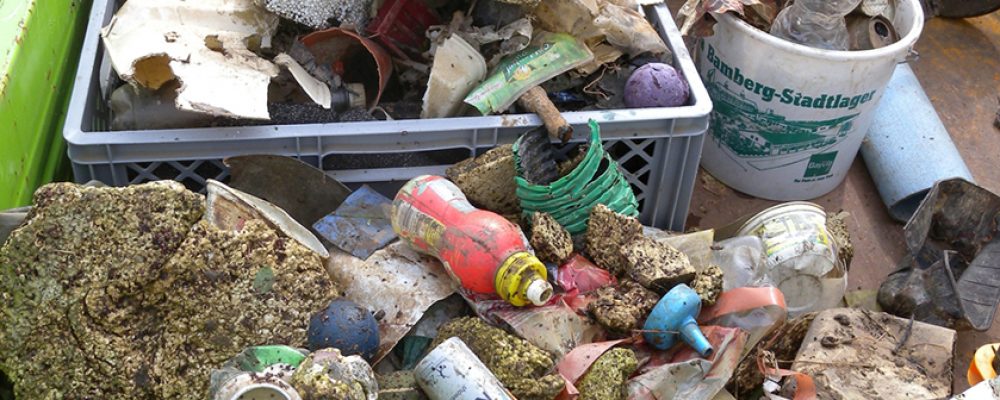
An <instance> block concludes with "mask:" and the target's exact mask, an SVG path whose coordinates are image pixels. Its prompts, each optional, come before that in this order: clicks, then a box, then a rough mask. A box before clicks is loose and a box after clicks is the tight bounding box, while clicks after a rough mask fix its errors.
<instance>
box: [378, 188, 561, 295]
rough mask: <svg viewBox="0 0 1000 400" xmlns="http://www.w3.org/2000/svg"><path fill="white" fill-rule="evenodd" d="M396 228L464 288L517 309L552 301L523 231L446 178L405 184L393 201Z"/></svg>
mask: <svg viewBox="0 0 1000 400" xmlns="http://www.w3.org/2000/svg"><path fill="white" fill-rule="evenodd" d="M511 184H513V182H512V183H511ZM392 228H393V230H395V231H396V234H397V235H399V237H400V238H402V239H403V240H405V241H406V242H407V243H409V244H410V246H412V247H413V248H415V249H417V250H418V251H420V252H423V253H426V254H429V255H432V256H434V257H436V258H437V259H438V260H441V262H442V263H444V266H445V268H446V269H447V270H448V273H449V274H451V276H452V278H454V279H455V280H456V281H458V282H459V283H461V285H462V287H464V288H466V289H469V290H471V291H473V292H477V293H496V294H498V295H500V297H501V298H503V299H504V300H506V301H508V302H510V303H511V304H513V305H515V306H523V305H526V304H529V303H531V304H534V305H542V304H545V303H546V302H547V301H548V300H549V298H551V297H552V285H550V284H549V283H548V281H546V275H547V273H546V270H545V265H544V264H542V262H541V261H539V260H538V259H537V258H535V256H534V255H533V254H532V253H531V247H530V246H529V245H528V240H527V239H526V238H525V237H524V234H523V233H522V232H521V228H519V227H518V226H517V225H514V224H513V223H511V222H510V221H508V220H507V219H505V218H504V217H502V216H500V215H499V214H496V213H493V212H490V211H486V210H480V209H477V208H475V207H473V206H472V204H470V203H469V200H468V199H466V197H465V194H463V193H462V191H461V189H459V188H458V186H455V184H454V183H451V182H450V181H448V180H447V179H445V178H443V177H440V176H431V175H423V176H418V177H416V178H413V179H412V180H410V181H409V182H407V183H406V185H405V186H403V188H402V189H400V190H399V193H398V194H397V195H396V199H395V200H394V201H393V202H392Z"/></svg>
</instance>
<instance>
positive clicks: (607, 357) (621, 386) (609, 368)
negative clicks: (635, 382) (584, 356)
mask: <svg viewBox="0 0 1000 400" xmlns="http://www.w3.org/2000/svg"><path fill="white" fill-rule="evenodd" d="M637 368H639V360H638V359H636V357H635V353H634V352H633V351H632V350H629V349H623V348H614V349H611V350H609V351H607V352H606V353H604V354H602V355H601V356H600V357H598V358H597V361H594V364H592V365H591V366H590V369H588V370H587V373H586V374H584V375H583V377H581V378H580V380H579V381H577V383H576V388H577V389H578V390H579V391H580V397H578V400H625V398H627V397H628V385H627V384H628V377H629V376H631V375H632V373H633V372H635V370H636V369H637Z"/></svg>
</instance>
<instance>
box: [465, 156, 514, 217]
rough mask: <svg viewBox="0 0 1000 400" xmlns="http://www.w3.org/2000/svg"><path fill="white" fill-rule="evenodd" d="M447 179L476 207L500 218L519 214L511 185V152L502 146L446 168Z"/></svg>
mask: <svg viewBox="0 0 1000 400" xmlns="http://www.w3.org/2000/svg"><path fill="white" fill-rule="evenodd" d="M447 175H448V179H449V180H451V181H452V182H455V185H457V186H458V187H459V189H462V193H465V196H466V197H468V198H469V202H471V203H472V204H473V205H475V206H476V207H479V208H482V209H486V210H489V211H493V212H495V213H497V214H500V215H510V214H520V213H521V203H520V201H519V200H518V198H517V193H516V189H517V185H515V184H514V176H515V175H516V172H515V170H514V152H513V150H512V146H511V145H509V144H508V145H502V146H498V147H496V148H493V149H491V150H490V151H487V152H486V153H483V154H482V155H480V156H479V157H476V158H469V159H466V160H463V161H461V162H459V163H458V164H455V165H454V166H452V167H450V168H448V171H447Z"/></svg>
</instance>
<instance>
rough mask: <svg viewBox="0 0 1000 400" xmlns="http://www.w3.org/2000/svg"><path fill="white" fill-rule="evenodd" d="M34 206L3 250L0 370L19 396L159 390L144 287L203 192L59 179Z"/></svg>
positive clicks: (154, 319) (200, 207) (152, 320)
mask: <svg viewBox="0 0 1000 400" xmlns="http://www.w3.org/2000/svg"><path fill="white" fill-rule="evenodd" d="M34 205H35V207H34V208H33V209H32V211H31V212H30V214H29V215H28V217H27V220H26V221H25V222H24V224H23V225H21V227H19V228H18V229H16V230H14V231H13V233H12V234H11V236H10V238H9V239H8V241H7V242H6V244H5V245H4V246H3V248H2V249H0V265H2V266H3V267H2V268H0V370H2V371H3V372H4V373H6V374H7V375H8V376H9V377H10V379H11V381H12V382H13V383H14V385H15V390H16V395H17V398H19V399H46V398H59V397H62V396H64V395H65V394H67V393H75V394H78V395H80V396H82V397H91V398H105V399H110V398H150V397H153V396H154V393H155V390H154V389H155V388H154V384H155V382H154V381H153V380H152V379H151V374H152V368H153V362H152V361H153V360H152V358H153V357H152V356H153V354H151V352H149V351H144V349H146V348H149V347H151V346H155V345H156V343H157V341H158V339H159V332H158V331H157V330H156V329H152V327H155V326H156V324H157V323H158V319H159V316H160V315H161V313H159V312H157V311H150V312H140V310H141V309H142V304H141V303H142V297H143V295H142V292H143V290H144V289H145V288H146V286H148V285H149V284H150V283H152V282H154V281H155V280H157V278H158V277H159V276H160V273H161V272H162V271H163V265H164V264H166V263H167V260H168V259H169V258H170V256H171V255H172V254H173V252H174V250H175V249H176V248H177V246H179V245H180V244H181V242H182V241H183V240H184V238H185V237H186V236H187V234H188V231H189V230H190V229H191V225H193V224H194V223H195V222H196V221H197V220H198V219H199V218H201V215H202V213H203V212H204V199H203V198H202V197H201V196H199V195H197V194H194V193H191V192H189V191H187V190H186V189H184V186H183V185H181V184H179V183H176V182H172V181H170V182H156V183H151V184H145V185H137V186H132V187H128V188H87V187H81V186H78V185H75V184H69V183H55V184H50V185H45V186H43V187H41V188H40V189H38V190H37V191H36V192H35V196H34ZM108 360H114V362H109V361H108ZM200 380H205V381H207V375H206V376H203V377H200Z"/></svg>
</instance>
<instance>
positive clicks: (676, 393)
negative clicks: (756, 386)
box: [628, 326, 747, 400]
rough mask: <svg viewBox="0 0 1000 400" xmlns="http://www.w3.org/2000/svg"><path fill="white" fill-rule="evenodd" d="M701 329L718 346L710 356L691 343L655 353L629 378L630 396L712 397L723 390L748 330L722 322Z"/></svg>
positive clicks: (636, 399) (644, 399) (638, 399)
mask: <svg viewBox="0 0 1000 400" xmlns="http://www.w3.org/2000/svg"><path fill="white" fill-rule="evenodd" d="M701 330H702V332H703V333H704V334H705V337H707V338H708V341H709V343H711V344H712V348H713V349H715V352H714V353H713V354H712V355H711V357H710V358H709V359H704V358H701V357H700V356H698V353H697V352H695V351H694V349H692V348H690V347H687V346H682V348H681V349H680V350H679V351H677V352H676V353H669V352H667V353H654V354H653V356H652V357H651V360H650V362H649V363H648V364H646V365H644V366H642V367H640V369H639V375H638V376H635V377H633V378H632V379H631V380H629V385H628V393H629V395H628V398H629V400H666V399H677V400H699V399H703V400H711V399H713V398H714V397H715V395H716V394H718V393H719V392H720V391H722V389H723V387H724V386H725V385H726V383H727V382H728V381H729V378H730V377H732V376H733V372H734V371H735V370H736V366H737V365H739V361H740V357H741V356H742V354H743V347H744V345H745V343H746V340H747V334H746V332H744V331H742V330H740V329H738V328H724V327H718V326H702V327H701ZM661 356H662V357H663V358H666V357H670V358H669V359H665V360H664V359H661Z"/></svg>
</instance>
